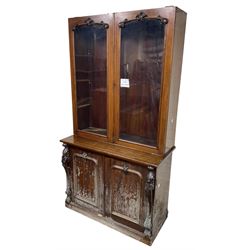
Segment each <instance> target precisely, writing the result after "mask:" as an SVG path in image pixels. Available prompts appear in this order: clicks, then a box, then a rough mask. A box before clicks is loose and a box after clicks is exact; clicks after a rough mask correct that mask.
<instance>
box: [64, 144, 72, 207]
mask: <svg viewBox="0 0 250 250" xmlns="http://www.w3.org/2000/svg"><path fill="white" fill-rule="evenodd" d="M63 146H64V149H63V153H62V165H63V167H64V169H65V172H66V178H67V188H66V192H65V193H66V194H67V198H66V200H65V202H66V203H67V204H69V203H70V202H71V198H72V188H71V179H72V171H71V168H70V162H71V154H70V150H69V147H68V145H67V144H63Z"/></svg>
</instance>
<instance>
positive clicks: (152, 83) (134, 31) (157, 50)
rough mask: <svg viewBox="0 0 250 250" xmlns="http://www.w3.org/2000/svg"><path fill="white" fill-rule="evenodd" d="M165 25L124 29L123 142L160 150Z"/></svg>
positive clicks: (140, 23) (156, 22)
mask: <svg viewBox="0 0 250 250" xmlns="http://www.w3.org/2000/svg"><path fill="white" fill-rule="evenodd" d="M164 27H165V26H164V24H162V23H161V22H160V21H159V20H153V19H149V20H142V21H134V22H131V23H128V24H126V25H125V27H123V28H121V57H120V58H121V61H120V78H121V79H126V80H125V81H127V85H126V84H125V85H122V83H121V88H120V138H121V139H124V140H130V141H134V142H139V143H142V144H148V145H151V146H156V143H157V129H158V120H159V101H160V89H161V71H162V57H163V50H164Z"/></svg>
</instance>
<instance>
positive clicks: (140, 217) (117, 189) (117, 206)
mask: <svg viewBox="0 0 250 250" xmlns="http://www.w3.org/2000/svg"><path fill="white" fill-rule="evenodd" d="M109 174H110V178H109V181H110V183H109V184H110V190H109V196H110V197H109V198H110V200H109V202H110V204H109V208H110V211H109V212H110V216H111V218H112V219H113V220H115V221H117V222H120V223H122V224H125V225H127V226H129V227H132V228H134V229H136V230H139V231H144V223H145V220H146V217H147V207H148V202H147V197H146V192H145V180H146V176H147V169H145V168H143V167H141V166H136V165H132V164H130V163H127V162H122V161H118V160H111V166H110V169H109Z"/></svg>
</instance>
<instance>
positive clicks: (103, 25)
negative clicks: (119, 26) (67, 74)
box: [69, 15, 113, 140]
mask: <svg viewBox="0 0 250 250" xmlns="http://www.w3.org/2000/svg"><path fill="white" fill-rule="evenodd" d="M69 31H70V52H71V68H72V72H71V73H72V94H73V110H74V129H75V133H76V134H78V135H80V136H85V137H88V138H94V139H103V140H105V138H106V139H107V137H110V136H111V132H110V131H111V130H112V128H111V126H112V124H110V123H109V122H108V121H109V119H111V117H110V116H111V115H112V114H111V112H110V111H109V104H110V101H111V98H110V97H109V96H108V92H109V90H110V86H109V85H110V82H111V81H112V79H111V78H112V76H111V75H110V74H109V70H110V49H111V47H112V39H113V36H112V34H111V33H112V16H111V15H102V16H92V17H82V18H72V19H69Z"/></svg>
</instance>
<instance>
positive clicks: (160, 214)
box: [153, 154, 172, 237]
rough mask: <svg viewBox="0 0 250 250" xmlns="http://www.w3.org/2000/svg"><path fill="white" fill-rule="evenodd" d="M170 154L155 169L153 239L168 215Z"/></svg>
mask: <svg viewBox="0 0 250 250" xmlns="http://www.w3.org/2000/svg"><path fill="white" fill-rule="evenodd" d="M171 160H172V154H171V155H169V156H168V157H167V158H165V159H164V161H163V162H162V163H161V164H160V165H159V166H158V167H157V171H156V185H155V200H154V209H153V237H155V236H156V235H157V233H158V232H159V230H160V228H161V226H162V225H163V223H164V221H165V219H166V218H167V215H168V195H169V181H170V171H171Z"/></svg>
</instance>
